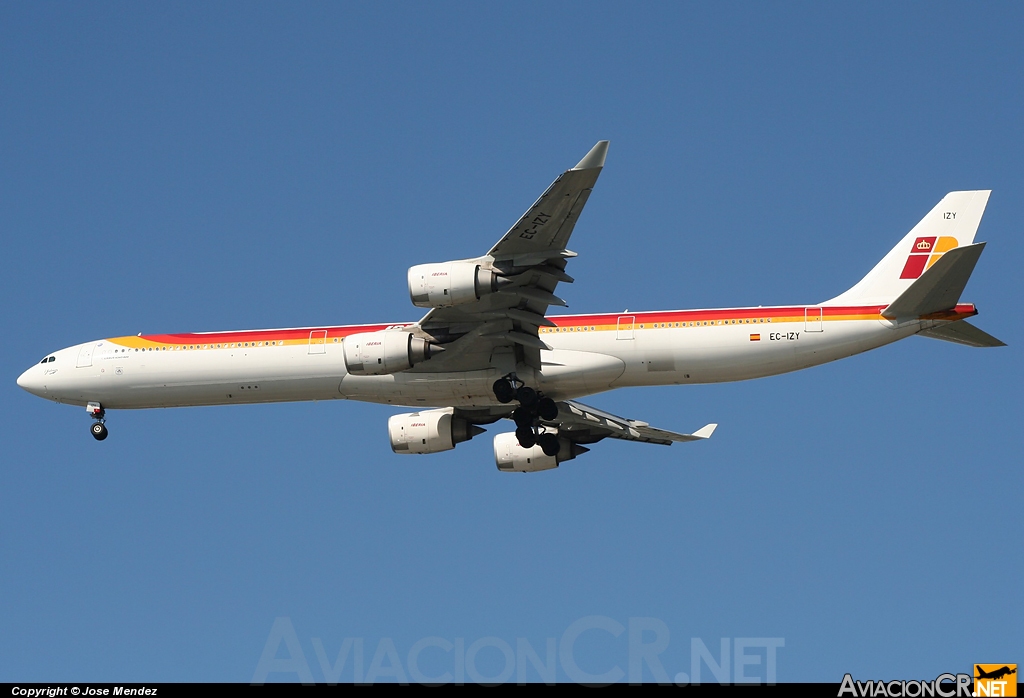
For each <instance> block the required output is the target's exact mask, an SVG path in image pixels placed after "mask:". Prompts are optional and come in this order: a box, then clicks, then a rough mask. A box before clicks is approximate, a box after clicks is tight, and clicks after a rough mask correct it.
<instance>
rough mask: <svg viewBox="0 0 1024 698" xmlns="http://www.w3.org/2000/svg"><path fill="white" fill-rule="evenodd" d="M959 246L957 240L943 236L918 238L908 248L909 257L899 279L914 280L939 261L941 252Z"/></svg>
mask: <svg viewBox="0 0 1024 698" xmlns="http://www.w3.org/2000/svg"><path fill="white" fill-rule="evenodd" d="M959 245H960V243H959V242H957V239H956V238H954V237H949V236H948V235H945V236H943V237H926V238H918V239H917V240H915V241H914V245H913V247H911V248H910V256H909V257H908V258H907V264H906V266H904V267H903V273H902V274H900V278H901V279H916V278H917V277H919V276H921V274H923V273H924V270H925V269H927V268H928V267H930V266H931V265H933V264H935V262H937V261H939V257H941V256H942V253H943V252H948V251H949V250H951V249H953V248H954V247H958V246H959Z"/></svg>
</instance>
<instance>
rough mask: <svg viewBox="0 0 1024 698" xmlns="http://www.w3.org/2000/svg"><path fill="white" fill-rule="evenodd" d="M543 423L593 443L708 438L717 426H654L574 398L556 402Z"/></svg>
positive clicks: (674, 441)
mask: <svg viewBox="0 0 1024 698" xmlns="http://www.w3.org/2000/svg"><path fill="white" fill-rule="evenodd" d="M543 424H545V425H547V426H553V427H557V428H558V433H559V435H561V436H565V437H566V438H568V439H569V440H570V441H575V442H578V443H593V442H595V441H600V440H601V439H604V438H612V439H623V440H625V441H641V442H644V443H653V444H661V445H664V446H669V445H671V444H672V443H684V442H687V441H701V440H703V439H707V438H710V437H711V434H712V433H714V431H715V428H716V427H717V426H718V425H717V424H708V425H706V426H704V427H701V428H700V429H698V430H697V431H695V432H694V433H692V434H680V433H678V432H674V431H668V430H666V429H656V428H654V427H652V426H650V425H649V424H647V422H641V421H639V420H636V419H627V418H625V417H619V416H616V415H614V414H611V413H610V412H605V411H604V410H599V409H597V408H596V407H589V406H587V405H584V404H582V403H579V402H576V401H575V400H566V401H564V402H560V403H558V417H557V418H556V419H554V420H550V421H545V422H543Z"/></svg>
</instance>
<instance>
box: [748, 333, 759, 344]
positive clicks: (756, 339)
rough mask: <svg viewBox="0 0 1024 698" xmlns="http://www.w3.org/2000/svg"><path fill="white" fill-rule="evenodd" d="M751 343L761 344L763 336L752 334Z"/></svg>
mask: <svg viewBox="0 0 1024 698" xmlns="http://www.w3.org/2000/svg"><path fill="white" fill-rule="evenodd" d="M750 341H751V342H760V341H761V335H759V334H752V335H750Z"/></svg>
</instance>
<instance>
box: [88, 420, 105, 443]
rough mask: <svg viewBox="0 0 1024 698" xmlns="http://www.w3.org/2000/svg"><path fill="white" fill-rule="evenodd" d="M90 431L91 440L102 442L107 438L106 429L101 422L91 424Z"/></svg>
mask: <svg viewBox="0 0 1024 698" xmlns="http://www.w3.org/2000/svg"><path fill="white" fill-rule="evenodd" d="M90 431H92V438H94V439H96V440H97V441H103V439H105V438H107V427H106V425H104V424H103V422H96V423H95V424H93V425H92V429H91V430H90Z"/></svg>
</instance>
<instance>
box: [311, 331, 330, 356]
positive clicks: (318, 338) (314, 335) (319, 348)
mask: <svg viewBox="0 0 1024 698" xmlns="http://www.w3.org/2000/svg"><path fill="white" fill-rule="evenodd" d="M309 353H310V354H326V353H327V330H313V331H312V332H310V333H309Z"/></svg>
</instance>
